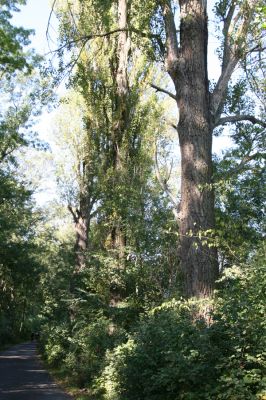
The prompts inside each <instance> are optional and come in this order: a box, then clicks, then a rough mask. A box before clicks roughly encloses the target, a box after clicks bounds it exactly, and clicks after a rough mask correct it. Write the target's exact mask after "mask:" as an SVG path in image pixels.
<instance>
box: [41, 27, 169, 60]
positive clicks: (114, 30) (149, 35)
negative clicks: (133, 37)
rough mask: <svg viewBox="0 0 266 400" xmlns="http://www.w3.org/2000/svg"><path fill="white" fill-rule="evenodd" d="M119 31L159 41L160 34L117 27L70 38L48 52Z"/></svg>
mask: <svg viewBox="0 0 266 400" xmlns="http://www.w3.org/2000/svg"><path fill="white" fill-rule="evenodd" d="M121 32H133V33H136V34H138V35H140V36H142V37H146V38H149V39H156V40H158V41H161V39H160V36H159V35H155V34H151V33H147V32H143V31H141V30H139V29H135V28H117V29H113V30H111V31H109V32H103V33H92V34H90V35H84V36H80V37H78V38H76V39H73V40H70V41H68V42H66V43H64V44H63V45H62V46H60V47H58V48H57V49H56V50H53V51H51V52H50V53H48V54H51V53H57V52H59V51H61V50H64V49H65V48H67V47H71V46H72V45H73V44H77V43H79V42H82V44H86V43H87V42H88V41H90V40H92V39H96V38H104V37H107V36H111V35H114V34H115V33H121ZM161 45H162V46H163V43H162V42H161Z"/></svg>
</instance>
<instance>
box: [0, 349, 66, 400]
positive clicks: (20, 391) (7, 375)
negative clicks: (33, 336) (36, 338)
mask: <svg viewBox="0 0 266 400" xmlns="http://www.w3.org/2000/svg"><path fill="white" fill-rule="evenodd" d="M70 399H71V397H70V396H68V395H66V394H65V393H63V391H62V390H61V389H60V388H58V386H57V385H56V384H55V383H54V382H53V381H52V379H51V377H50V376H49V374H48V372H46V371H45V370H44V369H43V366H42V364H41V363H40V361H39V360H38V358H37V355H36V346H35V344H34V343H24V344H20V345H17V346H14V347H12V348H10V349H9V350H7V351H3V352H0V400H70Z"/></svg>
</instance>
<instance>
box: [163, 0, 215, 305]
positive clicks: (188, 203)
mask: <svg viewBox="0 0 266 400" xmlns="http://www.w3.org/2000/svg"><path fill="white" fill-rule="evenodd" d="M163 10H164V18H165V25H166V33H167V55H166V68H167V70H168V73H169V74H170V76H171V78H172V80H173V82H174V85H175V88H176V98H177V105H178V108H179V114H180V120H179V124H178V135H179V143H180V149H181V204H180V213H179V217H180V225H179V235H180V262H181V271H182V274H183V279H184V294H185V296H187V297H198V298H200V297H207V296H210V295H211V294H212V291H213V288H214V282H215V279H216V278H217V275H218V262H217V254H216V250H215V249H214V248H213V247H210V246H209V245H210V243H209V242H208V243H206V244H204V243H203V239H201V237H202V236H205V232H206V231H207V230H213V229H214V194H213V190H212V187H211V183H212V130H213V128H212V125H211V117H210V105H209V88H208V75H207V41H208V31H207V14H206V8H205V6H204V1H202V0H180V12H181V25H180V45H179V46H178V43H177V39H176V33H175V24H174V18H173V13H172V10H171V6H170V3H166V4H165V3H164V6H163Z"/></svg>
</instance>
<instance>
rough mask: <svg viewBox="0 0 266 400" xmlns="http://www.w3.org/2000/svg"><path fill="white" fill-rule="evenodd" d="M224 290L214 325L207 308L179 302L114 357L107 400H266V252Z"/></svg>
mask: <svg viewBox="0 0 266 400" xmlns="http://www.w3.org/2000/svg"><path fill="white" fill-rule="evenodd" d="M219 285H220V289H219V291H218V292H217V293H216V298H215V300H214V303H213V304H212V305H211V308H212V315H211V316H210V321H211V322H210V323H207V322H206V321H205V319H200V318H199V317H197V316H199V315H201V312H200V309H201V308H202V304H201V302H199V301H192V300H191V301H176V300H172V301H170V302H167V303H164V304H163V305H162V306H160V307H157V308H155V309H153V310H152V311H151V312H150V313H149V314H148V316H146V317H145V318H143V320H142V321H141V322H140V324H139V326H138V327H137V329H136V332H135V334H133V335H131V337H130V339H129V340H128V342H127V343H126V344H122V345H120V346H118V347H116V348H115V349H114V350H113V351H109V352H108V354H107V360H106V367H105V369H104V371H103V374H102V376H101V378H100V379H99V385H100V386H101V387H102V388H103V390H104V391H105V395H104V396H105V399H106V400H194V399H195V400H196V399H197V400H200V399H202V400H203V399H204V400H214V399H215V400H216V399H219V400H252V399H254V400H255V399H257V400H258V399H263V398H265V397H264V395H265V381H264V379H263V376H265V348H266V346H265V344H266V343H265V318H264V316H265V297H264V294H265V264H264V253H263V251H261V252H259V253H258V255H257V256H256V257H255V258H254V259H253V261H252V262H251V264H250V265H246V266H241V268H240V267H233V268H231V269H228V270H226V271H225V274H224V275H223V278H222V279H221V280H220V282H219ZM207 306H208V305H207ZM209 306H210V305H209Z"/></svg>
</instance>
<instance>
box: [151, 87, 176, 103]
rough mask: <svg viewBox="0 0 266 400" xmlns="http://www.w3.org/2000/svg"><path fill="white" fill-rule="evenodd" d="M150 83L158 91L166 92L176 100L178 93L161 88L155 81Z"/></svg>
mask: <svg viewBox="0 0 266 400" xmlns="http://www.w3.org/2000/svg"><path fill="white" fill-rule="evenodd" d="M150 85H151V87H152V88H153V89H155V90H156V92H162V93H165V94H167V95H168V96H170V97H171V98H172V99H174V100H176V95H175V94H173V93H171V92H169V91H168V90H166V89H162V88H160V87H159V86H156V85H154V84H153V83H151V84H150Z"/></svg>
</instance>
